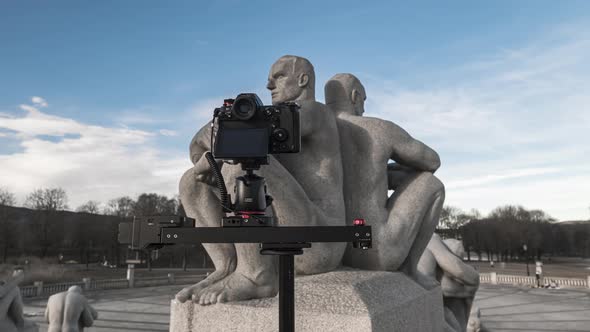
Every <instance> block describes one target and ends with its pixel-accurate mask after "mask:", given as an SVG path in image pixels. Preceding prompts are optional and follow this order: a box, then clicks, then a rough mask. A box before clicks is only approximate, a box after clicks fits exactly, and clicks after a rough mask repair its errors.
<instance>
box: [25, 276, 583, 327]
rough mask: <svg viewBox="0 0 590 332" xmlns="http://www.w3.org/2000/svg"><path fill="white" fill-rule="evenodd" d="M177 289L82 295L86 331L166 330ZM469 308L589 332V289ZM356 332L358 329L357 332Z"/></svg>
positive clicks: (510, 295)
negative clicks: (87, 307)
mask: <svg viewBox="0 0 590 332" xmlns="http://www.w3.org/2000/svg"><path fill="white" fill-rule="evenodd" d="M182 287H184V286H182V285H174V286H161V287H146V288H135V289H121V290H110V291H104V292H101V293H97V292H95V293H91V294H88V298H89V300H90V303H91V304H92V305H93V306H94V307H95V308H96V309H97V310H98V312H99V318H98V320H97V321H95V326H94V327H92V328H89V329H86V330H85V331H86V332H107V331H121V332H127V331H136V332H142V331H168V324H169V318H170V317H169V316H170V314H169V313H170V300H171V299H172V298H173V296H174V294H175V293H176V292H177V291H178V290H180V289H181V288H182ZM46 303H47V300H46V299H44V300H26V301H25V313H28V314H35V316H33V317H30V318H31V319H33V320H34V321H36V322H39V323H41V329H40V332H45V331H46V330H47V325H45V324H43V323H42V321H43V312H44V310H45V304H46ZM475 305H476V306H479V307H480V308H481V313H482V320H483V322H484V324H485V326H486V327H487V328H488V331H501V332H510V331H537V332H552V331H555V332H557V331H560V332H579V331H590V291H589V290H573V289H530V288H520V287H510V286H505V285H502V286H497V285H482V286H481V287H480V290H479V291H478V293H477V296H476V299H475ZM359 332H361V331H359Z"/></svg>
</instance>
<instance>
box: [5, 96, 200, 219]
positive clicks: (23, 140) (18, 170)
mask: <svg viewBox="0 0 590 332" xmlns="http://www.w3.org/2000/svg"><path fill="white" fill-rule="evenodd" d="M21 109H23V110H25V111H27V113H26V114H24V116H21V117H12V118H0V130H3V129H5V130H6V129H7V130H11V131H14V132H15V137H17V138H18V139H19V140H20V145H21V147H22V151H20V152H17V153H12V154H4V155H0V169H1V170H2V171H1V172H0V183H2V185H3V186H4V187H7V189H9V190H10V191H12V192H15V193H16V194H17V195H18V197H19V199H20V200H21V202H22V200H24V198H25V196H26V195H27V194H28V193H29V192H31V191H32V190H34V189H36V188H39V187H54V186H59V187H62V188H64V189H65V190H66V191H67V192H68V195H69V198H70V207H71V208H75V207H77V206H78V205H80V204H82V203H84V202H86V201H88V200H98V201H102V202H106V201H107V200H109V199H111V198H114V197H116V196H121V195H131V196H133V195H137V194H139V193H142V192H158V193H162V194H166V195H169V196H172V195H175V194H176V193H177V184H178V180H179V179H180V177H181V175H182V173H183V172H184V171H185V170H186V169H188V168H189V167H190V166H191V164H190V161H189V160H188V157H187V156H185V155H174V154H166V153H163V152H160V151H158V150H157V149H156V148H154V147H153V146H154V143H155V142H154V140H155V139H156V138H157V135H155V134H154V133H150V132H147V131H141V130H133V129H129V128H124V127H121V128H109V127H102V126H95V125H90V124H86V123H82V122H79V121H75V120H73V119H67V118H63V117H58V116H54V115H50V114H47V113H43V112H41V111H39V110H38V109H37V108H35V107H32V106H28V105H21ZM47 136H52V137H54V138H56V139H51V140H50V139H48V138H47Z"/></svg>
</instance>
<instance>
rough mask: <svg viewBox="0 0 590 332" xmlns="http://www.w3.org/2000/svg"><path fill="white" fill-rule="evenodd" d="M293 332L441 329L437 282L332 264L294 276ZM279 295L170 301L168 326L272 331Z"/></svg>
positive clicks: (184, 331) (182, 331) (185, 330)
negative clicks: (334, 267)
mask: <svg viewBox="0 0 590 332" xmlns="http://www.w3.org/2000/svg"><path fill="white" fill-rule="evenodd" d="M295 289H296V292H295V307H296V308H297V310H295V331H297V332H317V331H322V332H367V331H375V332H390V331H408V332H413V331H419V332H442V331H443V330H442V324H441V322H443V321H444V317H443V310H442V308H443V303H442V302H443V299H442V295H441V291H440V287H436V288H432V289H429V290H426V289H424V288H423V287H421V286H420V285H418V284H417V283H416V282H414V281H413V280H412V279H410V278H409V277H408V276H406V275H405V274H404V273H401V272H386V271H363V270H356V269H346V270H337V271H333V272H328V273H321V274H316V275H309V276H300V277H297V278H295ZM278 302H279V301H278V297H271V298H263V299H254V300H249V301H239V302H231V303H224V304H218V305H214V306H201V305H198V304H195V303H193V302H191V301H187V302H185V303H179V302H178V301H171V307H170V312H171V316H170V331H171V332H197V331H211V332H233V331H236V332H276V331H278V330H279V322H278V321H279V315H278Z"/></svg>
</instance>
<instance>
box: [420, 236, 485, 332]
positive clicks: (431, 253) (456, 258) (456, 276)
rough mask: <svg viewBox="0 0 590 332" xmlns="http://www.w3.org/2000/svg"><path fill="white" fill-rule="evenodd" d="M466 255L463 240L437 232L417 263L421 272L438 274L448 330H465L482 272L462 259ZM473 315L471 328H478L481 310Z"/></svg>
mask: <svg viewBox="0 0 590 332" xmlns="http://www.w3.org/2000/svg"><path fill="white" fill-rule="evenodd" d="M464 255H465V250H464V249H463V244H462V243H461V241H459V240H455V239H447V240H444V241H443V240H441V238H440V236H438V235H437V234H434V235H432V239H431V240H430V242H428V247H427V248H426V250H425V251H424V254H423V255H422V257H421V258H420V263H419V264H418V270H419V271H420V273H422V274H424V275H427V276H431V277H434V278H436V280H437V281H438V282H439V283H440V285H441V288H442V292H443V302H444V305H445V321H446V330H447V331H465V330H466V328H467V327H468V321H469V318H470V313H471V305H472V304H473V298H474V297H475V293H476V292H477V289H478V287H479V273H477V271H476V270H475V269H474V268H472V267H471V266H469V265H467V264H465V263H464V262H463V256H464ZM472 316H473V318H472V321H473V323H471V324H470V326H471V328H472V329H474V330H476V329H479V326H480V323H479V314H475V315H472Z"/></svg>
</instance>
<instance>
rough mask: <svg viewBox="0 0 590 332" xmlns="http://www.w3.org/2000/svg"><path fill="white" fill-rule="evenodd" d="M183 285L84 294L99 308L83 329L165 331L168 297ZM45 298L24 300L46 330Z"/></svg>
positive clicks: (42, 331)
mask: <svg viewBox="0 0 590 332" xmlns="http://www.w3.org/2000/svg"><path fill="white" fill-rule="evenodd" d="M182 287H184V286H183V285H173V286H159V287H144V288H131V289H121V290H108V291H104V292H100V293H98V292H94V293H90V294H87V297H88V299H89V301H90V303H91V305H92V306H93V307H94V308H96V310H97V311H98V314H99V317H98V320H96V321H95V322H94V326H93V327H91V328H88V329H85V330H84V331H85V332H107V331H121V332H127V331H133V332H152V331H153V332H156V331H158V332H160V331H168V325H169V321H170V300H171V299H172V298H173V297H174V294H176V292H178V291H179V290H180V289H182ZM46 304H47V299H43V300H29V301H26V302H25V314H27V315H33V316H31V317H29V318H30V319H32V320H34V321H35V322H37V323H39V325H40V332H46V331H47V324H45V323H44V322H43V312H44V310H45V306H46Z"/></svg>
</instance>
